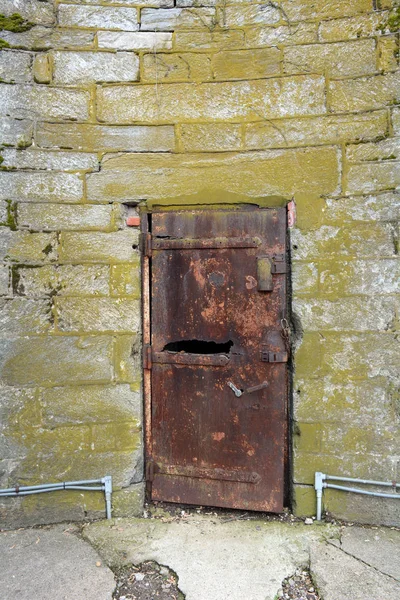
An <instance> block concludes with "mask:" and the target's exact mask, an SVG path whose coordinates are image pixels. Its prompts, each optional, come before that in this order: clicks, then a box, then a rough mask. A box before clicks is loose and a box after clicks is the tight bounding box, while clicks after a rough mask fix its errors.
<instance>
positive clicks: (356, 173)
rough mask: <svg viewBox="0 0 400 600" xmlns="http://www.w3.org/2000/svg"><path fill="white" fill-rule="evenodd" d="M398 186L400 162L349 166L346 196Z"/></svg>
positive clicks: (399, 183)
mask: <svg viewBox="0 0 400 600" xmlns="http://www.w3.org/2000/svg"><path fill="white" fill-rule="evenodd" d="M398 185H400V162H394V161H384V162H378V163H373V162H371V163H364V164H359V165H357V164H355V165H353V164H352V165H350V166H349V169H348V172H347V185H346V186H345V189H344V191H345V193H346V194H354V193H368V192H375V191H379V190H390V189H395V188H396V187H397V186H398Z"/></svg>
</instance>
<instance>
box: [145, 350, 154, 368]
mask: <svg viewBox="0 0 400 600" xmlns="http://www.w3.org/2000/svg"><path fill="white" fill-rule="evenodd" d="M152 367H153V360H152V349H151V346H150V344H144V346H143V369H151V368H152Z"/></svg>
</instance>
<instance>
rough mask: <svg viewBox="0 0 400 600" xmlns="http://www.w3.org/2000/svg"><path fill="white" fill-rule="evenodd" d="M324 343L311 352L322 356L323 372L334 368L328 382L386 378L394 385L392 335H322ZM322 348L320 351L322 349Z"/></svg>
mask: <svg viewBox="0 0 400 600" xmlns="http://www.w3.org/2000/svg"><path fill="white" fill-rule="evenodd" d="M324 335H325V336H326V339H325V340H324V341H323V342H321V344H320V348H318V346H316V347H315V350H314V351H315V352H321V353H322V361H323V365H324V366H323V369H324V371H327V370H328V369H329V370H331V368H330V366H329V365H335V369H334V370H333V372H332V370H331V372H332V381H336V382H338V381H339V382H340V381H341V382H343V381H344V380H345V379H346V377H350V378H352V379H364V378H374V377H388V378H390V379H393V380H394V381H396V378H397V377H398V372H399V367H400V355H399V352H398V340H397V339H396V338H397V334H396V333H391V332H382V333H376V332H372V333H360V334H358V335H356V334H348V335H346V334H342V335H340V334H339V333H333V332H332V333H329V334H328V333H327V332H326V333H325V334H324ZM322 346H323V347H322Z"/></svg>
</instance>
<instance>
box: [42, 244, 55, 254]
mask: <svg viewBox="0 0 400 600" xmlns="http://www.w3.org/2000/svg"><path fill="white" fill-rule="evenodd" d="M52 250H53V246H52V245H51V244H47V246H46V247H45V248H43V250H42V252H43V254H45V255H46V256H48V255H49V254H51V252H52Z"/></svg>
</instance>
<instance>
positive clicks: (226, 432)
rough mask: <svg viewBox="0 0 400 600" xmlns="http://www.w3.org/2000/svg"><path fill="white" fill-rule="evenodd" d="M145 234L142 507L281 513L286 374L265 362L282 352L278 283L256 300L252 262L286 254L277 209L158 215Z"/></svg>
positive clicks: (281, 283) (281, 279) (282, 284)
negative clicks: (145, 474) (147, 367)
mask: <svg viewBox="0 0 400 600" xmlns="http://www.w3.org/2000/svg"><path fill="white" fill-rule="evenodd" d="M151 230H152V237H153V240H154V244H153V245H152V249H153V250H152V257H151V315H152V330H151V345H152V370H151V390H152V405H151V408H150V409H149V406H148V405H147V406H146V411H149V410H151V419H150V418H149V419H148V420H147V421H146V422H148V423H150V424H151V438H152V446H151V448H152V452H151V461H153V463H154V464H155V465H157V468H155V469H153V472H154V477H153V479H152V481H151V484H152V498H153V499H155V500H165V501H171V502H182V503H188V504H200V505H201V504H203V505H211V506H225V507H230V508H243V509H246V510H261V511H272V512H279V511H281V510H282V508H283V491H284V461H285V453H286V439H287V418H286V412H287V411H286V405H287V386H286V380H287V365H286V364H285V363H279V364H274V363H269V362H266V361H265V360H264V359H263V357H265V356H267V357H269V352H270V353H280V352H284V351H285V347H284V341H283V339H282V336H281V320H282V318H284V316H285V307H286V304H285V302H286V298H285V294H286V276H285V274H283V273H274V274H273V276H272V281H273V285H272V289H271V290H268V291H259V290H258V289H257V287H258V283H257V258H258V257H261V256H269V255H273V254H285V251H286V209H278V210H270V209H269V210H268V209H260V210H246V211H244V210H235V211H229V210H226V211H222V210H214V211H207V210H199V211H189V212H187V213H185V212H183V211H176V212H173V211H168V212H165V213H161V212H156V213H153V215H152V228H151ZM157 236H159V237H157ZM255 240H256V241H255ZM242 241H243V243H242ZM178 342H179V345H178V346H177V345H176V344H177V343H178ZM182 344H183V345H182ZM167 347H168V348H180V351H173V350H168V351H167V349H166V348H167ZM266 350H267V351H266ZM265 381H267V382H268V387H267V388H266V389H265V387H264V388H262V389H260V386H261V384H262V383H263V382H265ZM229 382H231V383H232V384H233V385H234V386H235V388H236V389H237V390H239V391H241V390H244V392H242V394H241V395H239V396H238V395H236V394H235V393H234V391H233V389H232V388H231V387H230V386H229V385H228V383H229ZM261 387H262V386H261ZM210 440H212V441H213V442H218V443H215V444H214V443H210ZM222 441H223V443H220V442H222ZM207 442H208V443H207ZM193 457H196V458H193ZM189 465H192V467H193V468H189ZM197 465H198V466H197Z"/></svg>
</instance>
